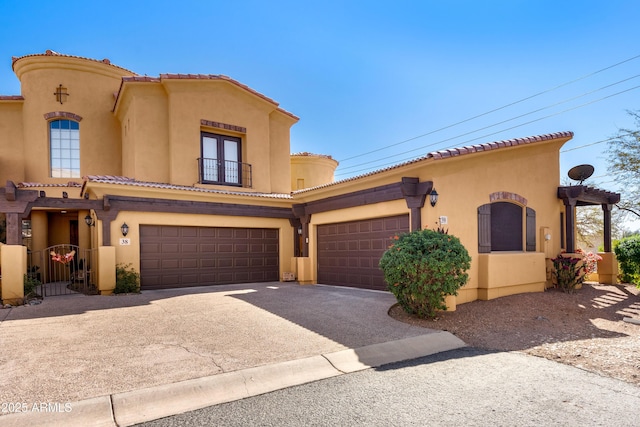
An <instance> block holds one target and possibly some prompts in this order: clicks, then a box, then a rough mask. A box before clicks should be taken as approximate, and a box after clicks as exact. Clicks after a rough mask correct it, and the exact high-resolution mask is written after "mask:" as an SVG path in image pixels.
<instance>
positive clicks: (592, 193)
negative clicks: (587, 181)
mask: <svg viewBox="0 0 640 427" xmlns="http://www.w3.org/2000/svg"><path fill="white" fill-rule="evenodd" d="M558 198H559V199H561V200H562V201H563V202H564V207H565V224H564V225H565V230H566V231H565V233H566V234H565V236H566V239H567V241H566V251H567V252H569V253H572V252H575V250H576V235H575V226H576V224H575V215H576V207H577V206H597V205H600V206H602V211H603V214H604V251H605V252H611V209H612V208H613V205H615V204H616V203H618V202H619V201H620V193H613V192H611V191H605V190H600V189H598V188H594V187H589V186H586V185H570V186H568V187H558Z"/></svg>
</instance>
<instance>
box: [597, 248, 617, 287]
mask: <svg viewBox="0 0 640 427" xmlns="http://www.w3.org/2000/svg"><path fill="white" fill-rule="evenodd" d="M598 255H600V257H602V259H601V260H600V261H598V282H600V283H604V284H607V285H615V284H616V283H618V260H617V259H616V254H614V253H613V252H600V253H598Z"/></svg>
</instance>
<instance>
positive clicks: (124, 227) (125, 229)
mask: <svg viewBox="0 0 640 427" xmlns="http://www.w3.org/2000/svg"><path fill="white" fill-rule="evenodd" d="M120 231H122V235H123V236H126V235H127V234H129V226H128V225H127V223H126V222H123V223H122V226H121V227H120Z"/></svg>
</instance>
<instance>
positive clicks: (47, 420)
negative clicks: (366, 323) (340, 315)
mask: <svg viewBox="0 0 640 427" xmlns="http://www.w3.org/2000/svg"><path fill="white" fill-rule="evenodd" d="M465 346H466V344H465V343H464V342H463V341H462V340H460V339H459V338H457V337H456V336H454V335H452V334H451V333H449V332H444V331H439V332H434V333H430V334H425V335H419V336H416V337H411V338H405V339H401V340H396V341H389V342H384V343H380V344H373V345H368V346H365V347H360V348H357V349H348V350H342V351H338V352H334V353H327V354H323V355H320V356H313V357H308V358H305V359H298V360H292V361H288V362H282V363H276V364H273V365H266V366H259V367H255V368H249V369H243V370H241V371H234V372H227V373H223V374H218V375H212V376H209V377H202V378H196V379H192V380H187V381H180V382H177V383H172V384H164V385H160V386H155V387H149V388H144V389H140V390H134V391H129V392H124V393H116V394H113V395H110V396H101V397H96V398H92V399H87V400H81V401H78V402H73V403H72V404H71V411H69V412H55V413H53V412H25V413H19V414H9V415H3V416H0V426H2V427H4V426H7V427H14V426H16V427H17V426H24V425H29V426H30V427H36V426H83V427H84V426H109V427H114V426H130V425H133V424H138V423H142V422H146V421H151V420H156V419H159V418H163V417H168V416H171V415H177V414H181V413H184V412H188V411H193V410H196V409H201V408H206V407H207V406H213V405H218V404H220V403H226V402H231V401H234V400H239V399H244V398H247V397H252V396H257V395H260V394H264V393H269V392H272V391H276V390H280V389H283V388H287V387H292V386H296V385H301V384H306V383H310V382H314V381H319V380H323V379H326V378H331V377H335V376H338V375H343V374H347V373H351V372H357V371H361V370H365V369H370V368H375V367H378V366H382V365H386V364H389V363H395V362H400V361H404V360H411V359H416V358H419V357H423V356H429V355H432V354H435V353H440V352H443V351H448V350H454V349H457V348H461V347H465Z"/></svg>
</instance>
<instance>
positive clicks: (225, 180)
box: [200, 132, 242, 186]
mask: <svg viewBox="0 0 640 427" xmlns="http://www.w3.org/2000/svg"><path fill="white" fill-rule="evenodd" d="M241 142H242V141H241V139H240V138H237V137H234V136H227V135H218V134H215V133H209V132H202V133H201V154H202V157H201V159H200V179H201V181H202V182H204V183H212V184H226V185H238V186H239V185H242V162H241V159H242V152H241V145H242V144H241Z"/></svg>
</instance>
